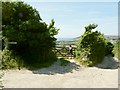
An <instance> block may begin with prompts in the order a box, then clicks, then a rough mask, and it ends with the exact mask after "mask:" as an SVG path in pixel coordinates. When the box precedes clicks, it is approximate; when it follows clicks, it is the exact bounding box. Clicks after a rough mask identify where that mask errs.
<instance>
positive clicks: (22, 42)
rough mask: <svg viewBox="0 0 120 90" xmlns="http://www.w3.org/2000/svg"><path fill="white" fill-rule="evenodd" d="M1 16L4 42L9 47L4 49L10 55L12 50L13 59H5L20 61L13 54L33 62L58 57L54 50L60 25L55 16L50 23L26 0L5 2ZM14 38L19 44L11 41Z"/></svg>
mask: <svg viewBox="0 0 120 90" xmlns="http://www.w3.org/2000/svg"><path fill="white" fill-rule="evenodd" d="M2 16H3V17H2V29H3V32H2V35H3V37H2V39H3V44H4V45H3V46H4V49H5V48H6V49H7V50H8V51H5V52H6V53H7V54H8V56H9V52H10V53H11V55H10V60H9V59H8V58H7V56H5V57H4V58H3V61H5V62H9V63H10V64H11V63H13V62H17V61H18V60H13V59H12V58H11V56H14V57H17V58H18V57H19V58H20V59H22V60H23V62H24V64H25V65H28V66H29V65H31V66H32V65H34V64H38V63H39V64H41V63H46V62H53V61H55V60H56V55H55V54H54V53H53V52H52V50H53V48H54V47H55V43H56V38H55V37H54V35H56V34H57V33H58V30H59V29H56V27H54V23H55V22H54V20H51V23H50V25H47V24H46V23H45V22H43V21H42V19H41V17H40V15H39V13H38V11H37V10H36V9H33V8H32V7H31V6H30V5H27V4H25V3H23V2H3V3H2ZM11 41H13V42H17V44H16V45H13V44H12V45H10V44H8V42H11ZM4 55H5V53H4V54H3V56H4ZM11 59H12V60H11ZM14 59H15V58H14ZM8 66H9V65H8Z"/></svg>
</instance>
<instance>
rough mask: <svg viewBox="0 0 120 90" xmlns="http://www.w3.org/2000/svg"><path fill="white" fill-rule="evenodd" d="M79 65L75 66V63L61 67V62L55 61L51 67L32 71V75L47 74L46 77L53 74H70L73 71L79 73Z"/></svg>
mask: <svg viewBox="0 0 120 90" xmlns="http://www.w3.org/2000/svg"><path fill="white" fill-rule="evenodd" d="M79 69H80V65H77V64H76V63H75V62H70V61H68V63H67V64H66V65H63V66H61V61H60V60H58V61H56V62H55V63H54V64H53V65H51V66H50V67H48V68H42V69H37V70H33V71H32V72H33V73H34V74H47V75H54V74H65V73H69V72H70V73H72V72H73V70H75V71H79Z"/></svg>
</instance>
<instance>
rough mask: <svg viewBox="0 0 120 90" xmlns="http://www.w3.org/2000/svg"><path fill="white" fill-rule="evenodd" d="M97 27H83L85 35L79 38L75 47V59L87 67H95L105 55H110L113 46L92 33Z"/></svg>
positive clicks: (96, 32)
mask: <svg viewBox="0 0 120 90" xmlns="http://www.w3.org/2000/svg"><path fill="white" fill-rule="evenodd" d="M96 27H97V25H95V24H92V25H91V24H90V25H89V26H87V27H85V30H86V31H85V33H84V34H83V35H82V36H81V37H80V40H79V42H78V45H77V53H78V55H77V58H79V60H81V61H82V63H85V64H86V65H87V66H92V65H95V64H97V63H99V62H101V61H102V60H103V58H104V57H105V56H106V55H109V54H112V55H113V53H112V50H113V47H114V46H113V45H112V43H110V42H109V41H108V40H107V39H106V38H105V37H104V35H102V34H101V33H100V32H98V31H92V29H95V28H96Z"/></svg>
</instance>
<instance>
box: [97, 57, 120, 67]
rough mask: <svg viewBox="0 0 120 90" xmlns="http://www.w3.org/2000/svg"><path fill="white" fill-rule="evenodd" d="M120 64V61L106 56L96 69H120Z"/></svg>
mask: <svg viewBox="0 0 120 90" xmlns="http://www.w3.org/2000/svg"><path fill="white" fill-rule="evenodd" d="M119 64H120V62H119V60H117V58H115V57H112V56H106V57H105V58H104V60H103V61H102V63H100V64H98V65H96V67H98V68H102V69H118V67H119Z"/></svg>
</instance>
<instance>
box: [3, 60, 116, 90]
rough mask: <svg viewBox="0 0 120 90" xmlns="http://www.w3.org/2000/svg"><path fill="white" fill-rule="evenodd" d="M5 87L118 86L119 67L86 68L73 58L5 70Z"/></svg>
mask: <svg viewBox="0 0 120 90" xmlns="http://www.w3.org/2000/svg"><path fill="white" fill-rule="evenodd" d="M4 72H5V75H4V77H3V85H4V87H5V88H118V69H100V68H97V67H92V68H84V67H81V66H80V65H78V64H77V63H75V62H74V61H73V60H71V63H70V64H68V65H67V66H60V62H59V61H58V62H55V63H54V64H53V65H52V66H50V67H49V68H43V69H39V70H33V71H29V70H26V69H23V70H9V71H4Z"/></svg>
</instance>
